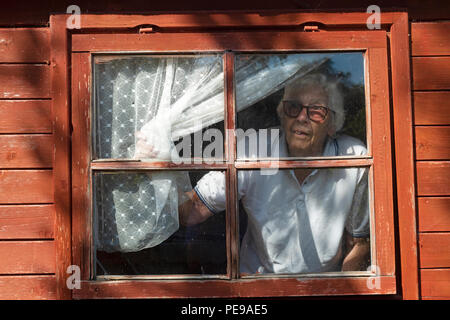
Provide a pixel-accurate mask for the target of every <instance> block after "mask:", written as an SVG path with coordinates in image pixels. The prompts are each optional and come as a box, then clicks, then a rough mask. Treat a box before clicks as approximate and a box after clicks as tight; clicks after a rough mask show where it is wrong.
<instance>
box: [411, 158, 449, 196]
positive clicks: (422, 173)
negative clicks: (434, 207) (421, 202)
mask: <svg viewBox="0 0 450 320" xmlns="http://www.w3.org/2000/svg"><path fill="white" fill-rule="evenodd" d="M416 172H417V173H416V176H417V194H418V195H419V196H440V195H450V175H449V172H450V162H448V161H420V162H417V163H416Z"/></svg>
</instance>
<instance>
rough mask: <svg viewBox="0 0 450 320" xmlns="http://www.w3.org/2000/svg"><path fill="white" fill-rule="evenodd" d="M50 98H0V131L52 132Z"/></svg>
mask: <svg viewBox="0 0 450 320" xmlns="http://www.w3.org/2000/svg"><path fill="white" fill-rule="evenodd" d="M50 104H51V101H50V100H0V133H52V120H51V105H50Z"/></svg>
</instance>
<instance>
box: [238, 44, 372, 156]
mask: <svg viewBox="0 0 450 320" xmlns="http://www.w3.org/2000/svg"><path fill="white" fill-rule="evenodd" d="M249 60H258V61H260V63H262V62H261V61H264V63H265V64H266V65H267V66H269V68H268V71H267V72H266V74H260V75H259V76H258V77H255V78H254V79H253V81H254V82H255V83H258V84H259V86H260V87H261V90H264V88H266V87H269V86H271V85H270V83H271V81H272V78H273V74H274V73H275V70H280V69H281V70H283V72H284V73H285V74H287V76H286V78H285V80H284V81H283V82H282V83H280V84H279V85H278V86H275V87H274V86H272V88H271V89H270V90H267V92H266V94H265V95H264V97H263V98H264V99H258V100H256V101H252V104H251V106H250V107H248V106H247V105H246V103H245V99H243V98H239V97H242V96H246V95H247V93H246V92H245V91H244V89H243V88H244V86H243V81H244V80H245V78H243V77H236V96H237V98H236V109H237V111H238V113H237V127H238V128H239V129H238V130H241V131H242V132H244V134H241V136H246V137H247V136H249V135H250V134H245V133H247V132H251V131H257V132H260V131H265V130H266V131H271V130H274V129H280V136H281V137H283V140H286V142H287V143H288V149H287V151H288V154H285V155H280V157H318V156H324V154H323V153H322V151H323V146H324V145H325V143H326V141H327V139H328V138H330V139H332V138H335V137H336V136H339V135H348V136H352V137H354V138H356V139H359V140H361V141H363V142H366V108H365V98H364V97H365V91H364V57H363V54H362V53H360V52H342V53H301V54H265V55H262V54H239V55H237V56H236V72H239V70H241V69H242V68H245V65H246V64H247V63H248V61H249ZM293 65H296V66H297V68H295V69H294V68H291V67H290V66H293ZM279 72H280V71H277V74H278V73H279ZM302 110H305V111H303V112H301V111H302ZM266 135H267V134H265V136H266ZM265 136H264V137H265ZM249 143H250V142H249V141H248V140H247V141H245V140H241V141H240V140H239V137H238V148H239V147H240V146H239V144H244V145H245V147H242V146H241V149H242V148H243V149H250V150H251V149H252V146H247V144H249ZM264 143H265V141H260V140H258V144H259V145H261V146H262V145H263V144H264ZM271 143H273V141H272V142H271V141H267V142H266V144H271ZM291 143H292V144H291ZM313 143H315V144H316V146H311V145H312V144H313ZM308 147H309V149H308ZM243 149H242V150H243ZM269 149H270V148H269ZM273 154H275V152H273ZM276 154H278V153H276ZM238 157H240V158H244V157H250V158H252V157H258V158H263V156H261V155H260V154H257V155H253V154H252V153H251V152H250V154H243V153H240V152H239V150H238Z"/></svg>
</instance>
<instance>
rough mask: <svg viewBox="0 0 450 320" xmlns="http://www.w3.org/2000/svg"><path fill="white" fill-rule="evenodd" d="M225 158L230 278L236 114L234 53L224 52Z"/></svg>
mask: <svg viewBox="0 0 450 320" xmlns="http://www.w3.org/2000/svg"><path fill="white" fill-rule="evenodd" d="M224 74H225V159H226V160H227V171H226V190H227V208H226V212H227V219H226V230H227V262H228V264H227V273H228V275H229V276H230V277H231V278H232V279H236V278H238V275H239V243H238V239H239V230H238V226H239V223H238V199H237V171H236V167H235V164H234V162H235V160H236V139H235V127H236V114H235V87H234V53H232V52H225V55H224Z"/></svg>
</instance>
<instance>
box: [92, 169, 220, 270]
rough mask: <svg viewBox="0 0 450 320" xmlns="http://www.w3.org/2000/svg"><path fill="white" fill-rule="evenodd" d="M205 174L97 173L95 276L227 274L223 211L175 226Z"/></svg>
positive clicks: (195, 172)
mask: <svg viewBox="0 0 450 320" xmlns="http://www.w3.org/2000/svg"><path fill="white" fill-rule="evenodd" d="M217 173H220V172H217ZM205 174H206V172H201V171H191V172H187V171H170V172H167V171H166V172H151V173H150V172H146V173H123V172H121V173H106V172H104V173H97V174H95V176H94V190H95V205H94V230H95V247H96V274H97V275H126V274H130V275H165V274H199V275H201V274H226V266H227V262H226V261H227V260H226V241H225V212H224V211H221V212H217V213H216V214H215V215H214V216H213V217H211V218H210V219H208V220H207V221H206V222H203V223H200V224H198V225H195V226H190V227H186V226H183V225H181V224H180V221H179V216H178V212H179V208H180V207H181V206H183V205H185V204H186V203H187V202H188V201H189V199H190V195H192V193H193V192H194V191H193V190H192V187H191V186H192V185H195V184H196V183H197V180H199V179H200V178H201V177H202V176H203V175H205ZM188 214H189V212H188Z"/></svg>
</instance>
